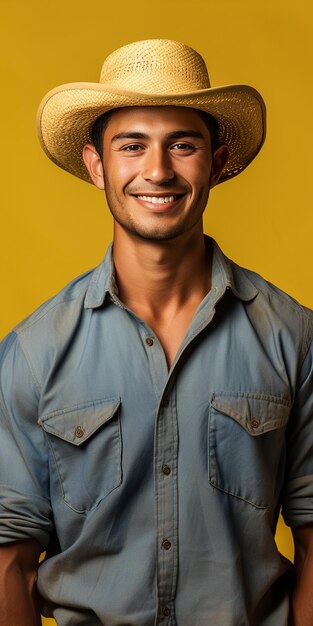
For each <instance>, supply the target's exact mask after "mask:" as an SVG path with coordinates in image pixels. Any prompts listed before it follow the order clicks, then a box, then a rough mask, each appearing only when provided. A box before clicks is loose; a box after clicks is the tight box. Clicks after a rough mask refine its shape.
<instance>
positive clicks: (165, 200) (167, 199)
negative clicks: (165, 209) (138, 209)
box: [136, 196, 179, 204]
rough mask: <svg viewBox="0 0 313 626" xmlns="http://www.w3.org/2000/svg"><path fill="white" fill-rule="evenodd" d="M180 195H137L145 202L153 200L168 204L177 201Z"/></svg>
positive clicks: (157, 202) (153, 201) (153, 202)
mask: <svg viewBox="0 0 313 626" xmlns="http://www.w3.org/2000/svg"><path fill="white" fill-rule="evenodd" d="M178 197H179V196H136V198H139V200H144V201H145V202H152V204H167V203H169V202H175V200H177V199H178Z"/></svg>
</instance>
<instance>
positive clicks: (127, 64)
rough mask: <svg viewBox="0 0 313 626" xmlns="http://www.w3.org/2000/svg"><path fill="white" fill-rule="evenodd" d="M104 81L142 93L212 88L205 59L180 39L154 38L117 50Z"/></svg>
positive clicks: (108, 61) (105, 69)
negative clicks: (179, 40)
mask: <svg viewBox="0 0 313 626" xmlns="http://www.w3.org/2000/svg"><path fill="white" fill-rule="evenodd" d="M100 83H106V84H107V85H112V87H113V86H114V87H115V88H116V89H126V90H129V91H135V92H139V93H150V94H151V93H159V94H162V93H163V94H165V93H166V94H170V93H175V92H176V93H189V92H193V91H198V90H201V89H208V88H210V86H211V85H210V80H209V76H208V72H207V68H206V65H205V62H204V60H203V58H202V57H201V56H200V54H198V52H196V51H195V50H193V49H192V48H190V47H189V46H187V45H186V44H183V43H180V42H178V41H172V40H168V39H152V40H151V39H150V40H148V41H138V42H135V43H131V44H128V45H126V46H123V47H122V48H119V49H118V50H115V52H113V53H112V54H110V55H109V56H108V57H107V59H106V60H105V62H104V64H103V67H102V71H101V76H100Z"/></svg>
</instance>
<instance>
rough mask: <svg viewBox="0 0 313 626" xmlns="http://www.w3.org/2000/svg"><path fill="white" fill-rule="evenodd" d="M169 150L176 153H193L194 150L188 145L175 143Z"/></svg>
mask: <svg viewBox="0 0 313 626" xmlns="http://www.w3.org/2000/svg"><path fill="white" fill-rule="evenodd" d="M171 149H172V150H175V151H176V152H194V151H195V149H196V148H195V146H193V145H191V144H189V143H183V142H180V143H175V144H174V145H173V146H172V148H171Z"/></svg>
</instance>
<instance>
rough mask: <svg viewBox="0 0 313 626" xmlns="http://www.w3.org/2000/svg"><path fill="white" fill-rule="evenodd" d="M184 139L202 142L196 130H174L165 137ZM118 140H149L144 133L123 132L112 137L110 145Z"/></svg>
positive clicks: (200, 134) (201, 137)
mask: <svg viewBox="0 0 313 626" xmlns="http://www.w3.org/2000/svg"><path fill="white" fill-rule="evenodd" d="M184 137H194V138H196V139H203V140H204V136H203V135H202V133H199V132H198V131H196V130H174V131H173V132H171V133H168V134H167V135H165V138H166V139H183V138H184ZM119 139H150V137H149V135H147V134H146V133H139V132H136V131H125V132H122V133H118V134H117V135H114V137H112V140H111V143H113V142H114V141H118V140H119Z"/></svg>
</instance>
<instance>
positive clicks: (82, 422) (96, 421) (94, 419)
mask: <svg viewBox="0 0 313 626" xmlns="http://www.w3.org/2000/svg"><path fill="white" fill-rule="evenodd" d="M120 403H121V400H120V398H117V397H113V398H105V399H103V400H94V401H91V402H86V403H84V404H78V405H77V406H75V407H71V408H65V409H60V410H57V411H53V412H52V413H48V414H47V415H43V416H42V417H41V418H40V419H39V420H38V423H39V424H40V425H41V426H42V428H43V429H44V430H45V431H46V432H47V433H50V434H51V435H55V436H56V437H59V438H60V439H63V440H64V441H67V442H68V443H73V444H74V445H76V446H80V445H81V444H83V443H84V442H85V441H87V439H89V437H91V436H92V435H93V434H94V433H95V432H96V431H97V430H98V429H99V428H100V427H101V426H103V425H104V424H105V423H106V422H109V421H110V420H111V419H112V417H114V415H115V413H116V411H117V410H118V408H119V406H120Z"/></svg>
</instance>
